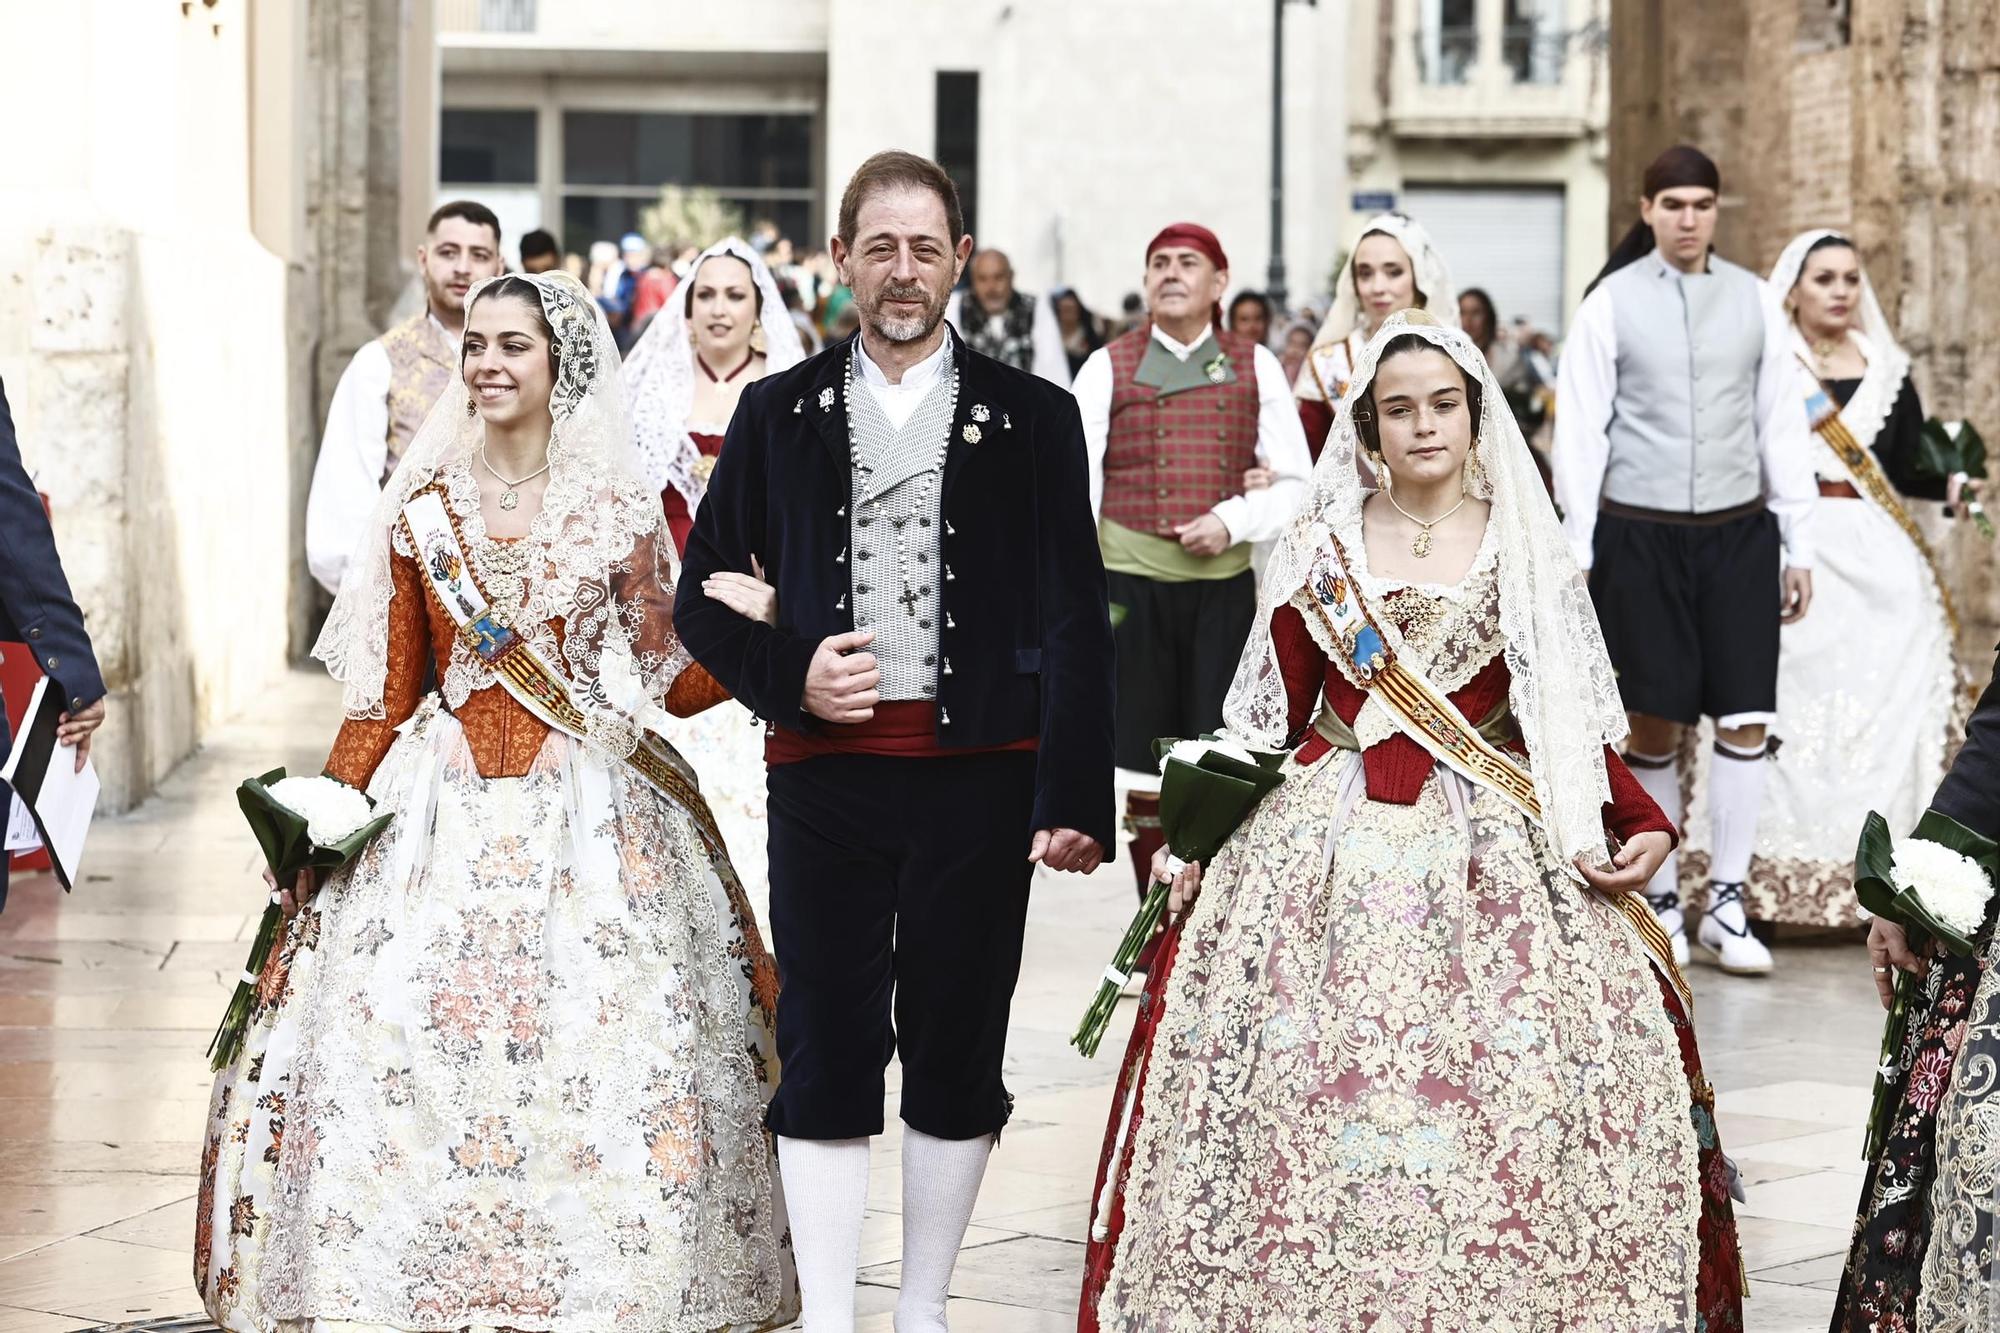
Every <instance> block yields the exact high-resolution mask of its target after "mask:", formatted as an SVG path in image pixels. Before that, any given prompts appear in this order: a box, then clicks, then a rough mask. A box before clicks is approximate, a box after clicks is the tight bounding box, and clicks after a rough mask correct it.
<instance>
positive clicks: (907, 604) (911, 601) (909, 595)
mask: <svg viewBox="0 0 2000 1333" xmlns="http://www.w3.org/2000/svg"><path fill="white" fill-rule="evenodd" d="M896 600H897V601H899V602H901V603H902V604H903V610H905V611H907V612H908V613H909V616H910V619H912V620H915V619H916V618H917V590H916V589H915V588H912V587H911V586H910V585H909V584H907V583H905V584H904V585H903V594H902V596H900V597H898V598H897V599H896Z"/></svg>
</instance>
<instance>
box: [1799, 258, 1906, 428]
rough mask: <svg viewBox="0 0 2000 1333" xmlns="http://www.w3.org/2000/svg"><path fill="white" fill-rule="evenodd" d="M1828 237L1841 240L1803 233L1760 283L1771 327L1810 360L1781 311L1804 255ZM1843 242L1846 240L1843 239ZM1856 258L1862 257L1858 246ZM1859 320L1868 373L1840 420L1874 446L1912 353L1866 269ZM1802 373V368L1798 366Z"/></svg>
mask: <svg viewBox="0 0 2000 1333" xmlns="http://www.w3.org/2000/svg"><path fill="white" fill-rule="evenodd" d="M1828 237H1841V233H1839V232H1836V231H1830V230H1828V229H1826V228H1824V227H1821V228H1817V229H1815V230H1813V231H1808V232H1801V233H1800V234H1799V235H1798V236H1796V237H1794V238H1793V239H1792V243H1791V244H1790V245H1788V246H1786V247H1785V252H1784V253H1783V254H1781V255H1779V256H1778V262H1777V264H1776V265H1774V266H1773V267H1772V269H1771V276H1770V279H1769V280H1768V281H1766V282H1765V284H1764V308H1765V311H1766V312H1767V313H1768V315H1769V317H1770V322H1771V327H1772V328H1781V329H1784V330H1786V331H1787V332H1788V333H1789V334H1790V335H1791V347H1792V349H1793V350H1794V351H1796V352H1798V353H1799V354H1800V355H1802V356H1805V357H1807V358H1808V364H1810V356H1811V348H1810V347H1809V346H1808V345H1807V343H1806V337H1805V335H1804V334H1803V333H1800V332H1799V329H1798V325H1796V324H1795V323H1793V322H1792V315H1791V312H1790V311H1789V310H1787V309H1785V298H1786V297H1787V296H1789V295H1791V291H1792V288H1793V287H1795V286H1797V285H1798V281H1799V274H1800V273H1801V272H1802V271H1803V270H1804V269H1805V266H1806V255H1807V253H1808V252H1810V251H1811V250H1812V248H1813V247H1814V246H1815V245H1818V244H1819V243H1820V242H1821V241H1823V240H1826V239H1827V238H1828ZM1842 239H1845V238H1844V237H1842ZM1855 253H1856V255H1857V256H1858V255H1859V254H1860V250H1859V248H1858V247H1857V248H1856V250H1855ZM1860 315H1861V321H1860V325H1859V327H1858V329H1857V330H1856V331H1857V332H1858V333H1859V334H1860V335H1861V336H1860V342H1861V351H1862V355H1864V356H1865V357H1867V359H1868V371H1867V373H1866V374H1864V375H1863V376H1862V377H1861V385H1860V387H1859V388H1857V389H1855V391H1854V396H1853V397H1852V398H1850V399H1848V400H1847V406H1845V407H1843V408H1841V409H1840V419H1841V420H1842V421H1844V422H1846V423H1847V428H1848V430H1850V431H1851V432H1853V434H1854V438H1855V439H1857V440H1859V441H1860V442H1861V443H1862V445H1863V446H1864V447H1865V446H1867V445H1870V444H1872V443H1874V440H1875V437H1876V435H1878V434H1879V433H1880V432H1881V430H1882V423H1883V422H1885V421H1887V420H1888V419H1889V413H1890V411H1891V410H1892V409H1894V407H1895V406H1896V398H1897V396H1898V395H1899V394H1901V393H1902V392H1903V380H1904V378H1905V377H1906V376H1908V375H1909V373H1910V354H1909V353H1908V352H1905V351H1904V350H1903V349H1902V347H1901V346H1899V345H1898V344H1897V342H1896V330H1895V329H1894V328H1893V327H1892V326H1891V325H1890V323H1889V316H1888V315H1887V314H1885V313H1884V312H1883V310H1882V303H1881V302H1880V301H1878V300H1876V299H1875V284H1874V283H1872V282H1870V281H1868V270H1867V269H1865V268H1864V269H1862V270H1861V309H1860ZM1801 369H1804V368H1803V367H1801Z"/></svg>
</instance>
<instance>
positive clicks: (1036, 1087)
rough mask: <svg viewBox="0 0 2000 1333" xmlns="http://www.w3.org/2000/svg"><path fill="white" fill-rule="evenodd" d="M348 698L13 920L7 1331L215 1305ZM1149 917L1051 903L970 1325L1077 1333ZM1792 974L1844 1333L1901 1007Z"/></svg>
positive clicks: (1780, 1063)
mask: <svg viewBox="0 0 2000 1333" xmlns="http://www.w3.org/2000/svg"><path fill="white" fill-rule="evenodd" d="M338 706H339V705H338V699H337V695H336V693H335V691H334V690H333V689H332V688H331V687H330V686H329V684H328V683H327V682H326V681H324V680H323V679H322V678H319V677H318V676H317V675H316V674H309V673H306V672H297V673H294V674H293V675H291V676H290V677H288V678H287V679H286V680H285V681H284V682H283V684H282V687H281V688H279V689H278V690H276V691H274V692H273V693H272V694H271V695H270V696H269V698H268V700H267V702H266V704H265V706H264V708H263V709H262V710H260V711H259V712H258V713H256V714H255V715H252V716H248V717H244V718H241V719H239V720H238V721H237V722H235V723H233V724H232V725H230V726H228V727H225V728H223V729H222V730H221V731H219V732H218V733H217V734H216V735H214V736H213V737H212V738H211V739H210V741H209V743H208V744H207V745H206V747H205V748H204V749H203V750H202V752H201V753H200V754H199V755H198V756H196V757H195V758H194V759H192V760H190V761H189V762H188V763H187V764H185V765H183V766H182V767H181V769H180V770H178V771H177V772H176V773H175V774H174V775H173V777H172V778H171V779H170V780H169V781H168V782H167V783H166V784H165V786H164V787H163V788H162V789H161V792H160V795H159V796H158V797H156V798H155V799H154V800H152V801H150V802H148V803H147V804H146V805H145V806H144V807H142V808H141V809H140V810H139V811H137V812H136V813H135V814H132V815H130V816H126V817H123V818H119V819H109V820H104V821H101V822H100V823H99V825H98V827H97V828H96V830H95V831H94V833H93V835H92V842H91V846H90V850H89V853H88V857H87V862H86V867H85V869H86V872H87V882H85V883H83V884H80V885H78V886H77V890H76V892H75V894H74V895H73V896H71V897H69V898H67V899H65V898H63V897H62V895H61V892H60V890H58V889H57V888H56V887H55V886H54V884H53V883H52V882H51V881H50V880H49V879H48V877H46V876H36V877H31V878H29V879H27V880H26V881H17V883H16V885H15V888H14V894H13V898H12V900H11V901H10V903H9V904H8V907H7V910H6V913H5V914H4V915H0V1333H54V1331H55V1330H69V1329H76V1328H79V1327H81V1326H86V1325H98V1324H109V1323H122V1322H127V1321H134V1320H140V1319H151V1318H160V1317H164V1316H169V1315H176V1314H185V1313H188V1312H190V1311H192V1310H194V1309H196V1308H197V1306H198V1302H197V1300H196V1297H195V1294H194V1291H193V1287H192V1281H191V1277H190V1269H191V1263H190V1258H189V1247H190V1243H191V1237H192V1234H193V1226H194V1222H193V1198H194V1192H195V1168H196V1165H197V1157H198V1152H199V1144H198V1140H199V1136H200V1132H201V1126H202V1119H203V1114H204V1112H205V1110H206V1106H207V1098H208V1085H209V1080H208V1075H207V1071H206V1066H205V1062H204V1060H203V1056H202V1052H203V1048H204V1047H205V1046H206V1044H207V1041H208V1036H209V1033H210V1030H211V1029H212V1027H213V1025H214V1023H215V1021H216V1019H217V1017H218V1016H219V1014H220V1012H221V1009H222V1006H223V1003H224V1001H225V999H226V997H227V993H228V986H227V984H226V981H225V979H228V980H229V981H233V979H234V977H235V976H236V973H237V971H238V970H239V969H240V967H241V966H242V961H243V956H244V952H245V950H246V949H247V947H248V943H247V941H248V936H249V932H250V929H251V927H252V925H253V924H254V920H255V914H256V912H257V911H258V910H260V908H261V903H260V901H259V885H258V883H257V880H256V861H257V854H256V849H255V846H254V844H253V843H252V842H251V840H250V837H249V835H248V832H247V831H246V829H245V827H244V825H243V822H242V817H241V816H240V814H239V813H238V812H237V809H236V803H235V797H234V786H235V784H236V782H237V781H238V780H240V779H241V778H242V777H244V776H246V775H249V774H252V773H256V772H261V771H262V770H264V769H265V768H268V767H271V766H273V765H275V764H278V763H283V764H286V765H287V766H289V767H290V768H291V769H292V770H293V771H294V772H299V771H307V772H310V771H316V769H317V766H318V764H319V762H320V760H321V759H322V758H323V757H324V752H325V749H326V744H327V741H328V740H329V739H330V737H331V734H332V729H333V726H334V722H335V719H336V717H337V713H338ZM1131 905H1132V902H1131V888H1130V879H1129V877H1128V875H1127V873H1126V871H1125V869H1124V866H1123V863H1122V862H1121V863H1119V864H1118V865H1117V866H1116V867H1109V868H1107V869H1106V870H1104V871H1102V872H1100V874H1099V875H1098V876H1097V877H1095V878H1094V879H1092V880H1091V881H1089V882H1077V881H1074V880H1067V879H1055V878H1052V879H1051V880H1049V881H1048V882H1045V883H1043V884H1041V885H1039V886H1038V888H1037V891H1036V896H1035V901H1034V910H1033V915H1032V918H1031V921H1030V927H1029V936H1028V948H1027V962H1026V969H1025V974H1024V976H1023V978H1022V981H1021V987H1020V992H1019V996H1018V999H1017V1001H1016V1005H1015V1023H1014V1032H1013V1037H1012V1042H1011V1046H1010V1083H1011V1085H1012V1087H1013V1090H1014V1091H1015V1093H1016V1094H1017V1096H1018V1098H1019V1105H1018V1109H1017V1113H1016V1119H1015V1121H1014V1123H1013V1125H1012V1126H1010V1128H1009V1129H1008V1131H1007V1134H1006V1136H1005V1139H1004V1142H1003V1143H1002V1145H1001V1147H1000V1149H999V1151H998V1153H997V1155H996V1156H995V1158H994V1161H993V1165H992V1168H991V1170H990V1171H989V1173H988V1175H987V1179H986V1187H985V1191H984V1193H983V1195H982V1196H981V1201H980V1206H979V1210H978V1212H977V1213H976V1214H975V1215H974V1217H973V1226H972V1230H971V1232H970V1234H969V1235H968V1236H967V1238H966V1249H965V1253H964V1256H963V1259H962V1260H961V1262H960V1264H959V1268H958V1276H957V1280H956V1282H955V1284H954V1287H953V1292H954V1295H955V1297H956V1299H955V1300H954V1301H953V1303H952V1327H953V1329H954V1330H956V1333H997V1331H1000V1330H1004V1331H1005V1333H1041V1331H1043V1330H1048V1331H1050V1333H1053V1331H1054V1330H1061V1329H1070V1328H1073V1327H1074V1326H1075V1303H1076V1293H1077V1287H1078V1281H1079V1278H1078V1274H1079V1271H1080V1268H1081V1264H1082V1256H1083V1238H1084V1234H1085V1226H1086V1217H1087V1212H1088V1207H1089V1199H1088V1195H1089V1191H1090V1173H1091V1170H1092V1166H1093V1163H1094V1159H1095V1156H1096V1153H1097V1149H1098V1144H1099V1140H1100V1138H1101V1136H1102V1133H1103V1117H1104V1112H1105V1104H1106V1098H1107V1095H1108V1084H1109V1081H1110V1080H1111V1078H1112V1076H1113V1074H1114V1072H1115V1064H1114V1062H1115V1059H1116V1053H1117V1052H1118V1051H1119V1050H1120V1049H1122V1045H1123V1040H1124V1030H1125V1024H1126V1023H1129V1021H1130V1009H1131V1006H1130V1005H1129V1004H1128V1005H1127V1006H1126V1013H1125V1015H1124V1016H1123V1019H1122V1021H1121V1022H1120V1023H1119V1024H1118V1025H1117V1026H1116V1027H1115V1028H1114V1029H1113V1031H1112V1033H1111V1034H1110V1036H1109V1037H1108V1038H1107V1039H1106V1041H1105V1054H1104V1056H1102V1057H1101V1058H1100V1059H1098V1060H1096V1061H1087V1060H1083V1059H1081V1058H1079V1057H1078V1056H1077V1055H1076V1054H1075V1053H1074V1052H1073V1051H1071V1050H1070V1049H1069V1047H1068V1045H1067V1044H1066V1043H1067V1038H1068V1035H1069V1032H1070V1030H1071V1028H1072V1026H1073V1024H1074V1022H1075V1020H1076V1018H1077V1016H1078V1014H1079V1013H1080V1012H1081V1009H1082V1007H1083V1004H1084V1002H1085V1000H1086V998H1087V993H1088V990H1089V986H1090V982H1091V979H1092V978H1093V977H1095V976H1096V975H1097V973H1098V972H1099V970H1100V969H1101V968H1102V967H1103V965H1104V962H1105V960H1106V959H1107V958H1108V957H1109V956H1110V952H1111V949H1112V947H1113V945H1114V944H1115V942H1116V938H1117V935H1118V933H1119V931H1120V930H1121V929H1122V928H1123V926H1124V923H1125V920H1126V918H1127V915H1128V914H1129V912H1130V909H1131ZM1779 961H1780V967H1781V973H1780V976H1779V978H1778V979H1777V980H1774V981H1770V982H1761V983H1760V982H1752V981H1742V980H1734V979H1728V978H1724V977H1721V976H1720V975H1719V974H1718V973H1716V972H1714V971H1713V970H1710V969H1706V968H1697V969H1696V973H1695V983H1696V986H1697V988H1698V990H1699V1005H1700V1007H1699V1011H1698V1018H1699V1022H1700V1024H1701V1031H1702V1039H1703V1045H1704V1049H1705V1054H1706V1057H1707V1060H1708V1067H1709V1072H1710V1075H1711V1077H1712V1078H1713V1079H1714V1081H1715V1083H1716V1086H1717V1087H1718V1088H1719V1089H1720V1106H1721V1110H1722V1117H1721V1119H1722V1128H1723V1133H1724V1139H1725V1143H1726V1144H1727V1145H1728V1147H1729V1149H1730V1151H1731V1152H1732V1153H1733V1154H1734V1155H1735V1157H1736V1158H1737V1160H1738V1162H1739V1164H1740V1165H1741V1166H1742V1168H1743V1171H1744V1174H1745V1177H1746V1180H1747V1183H1748V1186H1749V1191H1750V1203H1749V1205H1748V1206H1747V1207H1746V1208H1743V1209H1742V1210H1740V1212H1739V1216H1740V1217H1741V1219H1742V1228H1743V1236H1744V1242H1745V1249H1746V1255H1745V1258H1746V1260H1747V1263H1748V1267H1749V1269H1750V1271H1751V1278H1752V1284H1753V1289H1754V1292H1755V1299H1754V1301H1753V1303H1752V1305H1751V1307H1750V1309H1749V1321H1748V1322H1749V1327H1750V1328H1751V1329H1752V1330H1756V1331H1757V1333H1805V1331H1806V1330H1813V1331H1815V1333H1816V1331H1817V1330H1819V1329H1823V1328H1824V1327H1825V1326H1826V1319H1827V1313H1828V1311H1829V1309H1830V1307H1831V1302H1832V1296H1831V1294H1830V1293H1831V1289H1832V1287H1833V1286H1834V1284H1835V1283H1836V1281H1837V1280H1838V1277H1839V1272H1840V1263H1841V1254H1842V1251H1843V1247H1844V1244H1845V1240H1846V1234H1847V1225H1848V1221H1849V1218H1850V1216H1851V1213H1852V1209H1853V1206H1854V1202H1855V1195H1856V1191H1857V1189H1858V1188H1859V1180H1860V1164H1859V1162H1858V1160H1857V1150H1858V1146H1859V1143H1860V1133H1861V1131H1860V1126H1861V1122H1862V1119H1863V1117H1864V1115H1865V1113H1866V1102H1867V1088H1868V1079H1869V1075H1870V1069H1871V1066H1872V1063H1873V1058H1874V1051H1875V1044H1876V1041H1877V1040H1878V1037H1879V1034H1880V1027H1881V1024H1880V1011H1879V1009H1877V1008H1876V1006H1875V1003H1874V1000H1873V998H1872V994H1871V991H1870V987H1869V985H1868V977H1867V970H1866V965H1865V961H1864V958H1863V955H1862V953H1861V950H1860V949H1859V947H1858V946H1855V945H1849V944H1840V945H1832V946H1813V945H1789V946H1787V947H1785V948H1784V949H1783V950H1782V951H1781V952H1780V956H1779ZM892 1077H893V1071H892ZM892 1095H893V1094H892ZM897 1146H898V1145H897V1142H896V1139H895V1137H894V1136H893V1135H891V1136H890V1137H888V1138H887V1139H885V1140H884V1141H883V1142H881V1143H880V1144H879V1145H878V1146H877V1149H876V1164H875V1170H874V1179H873V1187H872V1194H871V1198H870V1207H871V1210H872V1211H871V1214H870V1222H869V1227H868V1231H867V1234H866V1237H865V1241H864V1249H863V1255H862V1263H863V1264H864V1269H863V1272H862V1283H863V1290H862V1292H861V1296H860V1302H861V1310H862V1311H863V1314H864V1316H865V1317H864V1319H863V1320H862V1324H861V1326H862V1327H863V1328H864V1329H867V1330H870V1333H887V1331H888V1330H889V1328H890V1315H889V1311H890V1310H891V1308H892V1307H893V1305H894V1301H895V1291H894V1288H895V1285H896V1277H897V1265H896V1258H897V1252H898V1246H899V1225H898V1218H897V1209H898V1207H899V1197H900V1187H901V1180H900V1167H899V1161H898V1151H897Z"/></svg>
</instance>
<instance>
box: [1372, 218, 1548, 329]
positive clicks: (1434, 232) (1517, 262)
mask: <svg viewBox="0 0 2000 1333" xmlns="http://www.w3.org/2000/svg"><path fill="white" fill-rule="evenodd" d="M1402 209H1403V211H1404V212H1405V213H1408V214H1409V215H1410V216H1411V217H1413V218H1415V219H1416V220H1417V221H1418V222H1421V223H1422V224H1423V225H1424V230H1426V231H1428V232H1429V233H1430V234H1431V239H1432V240H1433V241H1435V242H1436V243H1437V247H1438V249H1439V250H1440V251H1442V252H1443V254H1444V258H1445V262H1446V263H1447V264H1449V265H1451V278H1452V281H1453V282H1454V283H1456V284H1457V285H1458V288H1459V290H1460V291H1464V290H1465V289H1466V288H1467V287H1483V288H1485V289H1486V294H1487V295H1489V296H1491V297H1492V298H1493V304H1494V306H1495V308H1497V309H1498V310H1499V312H1500V323H1501V325H1502V326H1503V327H1508V326H1511V325H1512V324H1513V322H1514V320H1515V318H1516V317H1525V318H1526V319H1527V321H1528V323H1530V324H1531V325H1533V326H1534V327H1535V328H1538V329H1545V330H1547V331H1548V332H1549V333H1551V334H1557V335H1560V334H1561V332H1562V316H1563V299H1564V293H1563V190H1562V187H1561V186H1559V185H1557V186H1481V185H1411V186H1407V187H1405V189H1404V190H1403V196H1402Z"/></svg>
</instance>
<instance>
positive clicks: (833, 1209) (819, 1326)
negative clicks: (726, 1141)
mask: <svg viewBox="0 0 2000 1333" xmlns="http://www.w3.org/2000/svg"><path fill="white" fill-rule="evenodd" d="M778 1170H779V1171H780V1172H781V1173H782V1174H783V1175H784V1179H785V1206H786V1209H787V1211H788V1212H789V1213H790V1214H791V1222H792V1250H793V1257H794V1259H795V1260H796V1261H797V1263H798V1268H799V1294H800V1296H801V1297H802V1298H803V1299H804V1302H805V1326H806V1327H807V1328H808V1329H810V1330H811V1331H812V1333H854V1278H855V1270H856V1269H857V1268H858V1267H859V1265H860V1262H861V1220H862V1214H863V1213H864V1212H866V1211H867V1208H868V1140H867V1139H788V1138H784V1137H782V1136H781V1137H780V1138H779V1139H778Z"/></svg>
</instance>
